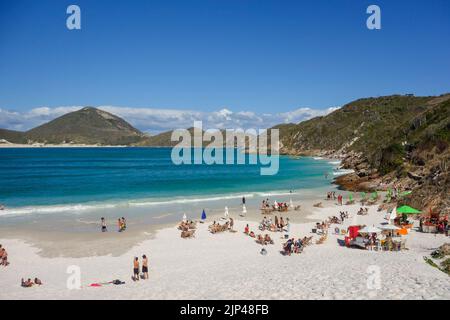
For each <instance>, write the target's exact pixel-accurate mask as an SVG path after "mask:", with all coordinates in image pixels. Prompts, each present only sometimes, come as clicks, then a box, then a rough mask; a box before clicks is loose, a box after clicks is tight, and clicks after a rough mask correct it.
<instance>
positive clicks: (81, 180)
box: [0, 148, 338, 215]
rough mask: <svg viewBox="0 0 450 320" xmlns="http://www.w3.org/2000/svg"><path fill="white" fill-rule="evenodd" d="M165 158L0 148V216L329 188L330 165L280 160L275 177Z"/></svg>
mask: <svg viewBox="0 0 450 320" xmlns="http://www.w3.org/2000/svg"><path fill="white" fill-rule="evenodd" d="M170 155H171V149H170V148H17V149H16V148H11V149H8V148H6V149H0V181H1V183H0V204H3V205H4V206H5V207H6V208H7V209H6V210H2V211H3V212H2V211H0V215H5V214H27V213H33V212H52V211H54V212H62V211H80V210H84V209H86V210H89V209H93V208H104V209H108V208H113V207H117V206H119V207H120V206H124V207H129V206H134V207H139V206H152V205H164V204H175V203H178V204H183V203H196V202H201V201H215V200H217V201H218V200H226V199H240V198H241V197H242V196H243V195H245V196H246V197H248V198H251V197H254V196H262V197H264V196H271V195H273V196H276V195H278V196H282V195H288V194H290V193H291V191H292V192H295V193H301V192H303V191H304V192H306V191H307V190H310V189H315V188H324V187H326V186H329V185H330V179H331V178H332V177H333V174H335V173H336V171H333V170H335V168H336V167H337V165H338V163H337V162H335V161H329V160H326V159H313V158H291V157H287V156H286V157H285V156H281V157H280V165H279V172H278V174H276V175H274V176H261V175H260V166H259V165H250V164H245V165H206V164H202V165H180V166H177V165H174V164H173V163H172V161H171V158H170ZM326 176H327V177H326Z"/></svg>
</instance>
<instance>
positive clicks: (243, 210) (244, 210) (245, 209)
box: [242, 204, 247, 214]
mask: <svg viewBox="0 0 450 320" xmlns="http://www.w3.org/2000/svg"><path fill="white" fill-rule="evenodd" d="M246 213H247V208H246V207H245V204H243V205H242V214H246Z"/></svg>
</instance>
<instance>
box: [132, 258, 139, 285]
mask: <svg viewBox="0 0 450 320" xmlns="http://www.w3.org/2000/svg"><path fill="white" fill-rule="evenodd" d="M132 278H133V281H139V258H138V257H134V261H133V277H132Z"/></svg>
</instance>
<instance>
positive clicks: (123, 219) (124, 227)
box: [122, 217, 127, 231]
mask: <svg viewBox="0 0 450 320" xmlns="http://www.w3.org/2000/svg"><path fill="white" fill-rule="evenodd" d="M126 228H127V222H126V220H125V218H124V217H122V230H123V231H124V230H125V229H126Z"/></svg>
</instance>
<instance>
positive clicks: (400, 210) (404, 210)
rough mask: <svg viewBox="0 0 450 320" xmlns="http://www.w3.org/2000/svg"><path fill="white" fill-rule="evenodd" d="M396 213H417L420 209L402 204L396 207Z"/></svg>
mask: <svg viewBox="0 0 450 320" xmlns="http://www.w3.org/2000/svg"><path fill="white" fill-rule="evenodd" d="M397 212H398V213H406V214H418V213H422V211H420V210H417V209H414V208H412V207H410V206H402V207H400V208H397Z"/></svg>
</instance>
